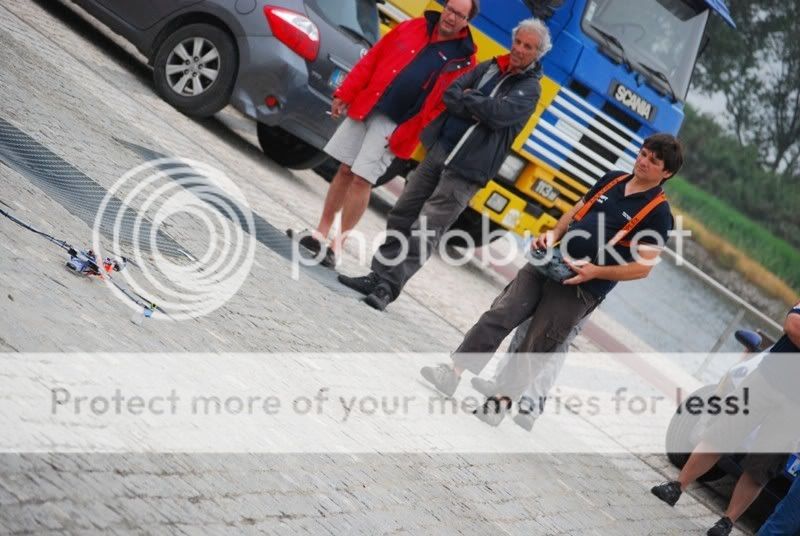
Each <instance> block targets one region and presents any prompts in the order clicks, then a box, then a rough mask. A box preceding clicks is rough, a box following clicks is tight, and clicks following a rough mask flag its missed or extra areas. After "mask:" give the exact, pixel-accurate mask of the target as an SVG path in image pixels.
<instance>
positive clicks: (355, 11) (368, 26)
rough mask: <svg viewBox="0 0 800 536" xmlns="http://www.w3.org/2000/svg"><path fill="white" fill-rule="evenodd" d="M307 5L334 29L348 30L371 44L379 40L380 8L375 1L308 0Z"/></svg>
mask: <svg viewBox="0 0 800 536" xmlns="http://www.w3.org/2000/svg"><path fill="white" fill-rule="evenodd" d="M306 5H307V6H308V7H310V8H311V9H313V10H314V11H315V12H316V13H318V14H319V15H320V16H321V17H322V18H324V19H325V20H326V21H327V22H329V23H330V24H331V26H333V27H334V28H338V27H344V28H347V29H348V30H349V31H350V32H354V33H356V34H358V35H360V36H362V37H363V38H364V39H366V40H367V41H369V42H370V43H371V44H374V43H375V42H376V41H377V40H378V37H379V29H378V8H377V7H376V5H375V0H306ZM346 31H347V30H346Z"/></svg>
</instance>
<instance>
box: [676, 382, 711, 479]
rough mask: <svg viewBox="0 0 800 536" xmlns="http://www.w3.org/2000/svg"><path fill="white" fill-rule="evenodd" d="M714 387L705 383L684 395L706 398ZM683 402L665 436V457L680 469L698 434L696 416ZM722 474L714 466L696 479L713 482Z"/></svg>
mask: <svg viewBox="0 0 800 536" xmlns="http://www.w3.org/2000/svg"><path fill="white" fill-rule="evenodd" d="M716 389H717V386H716V385H706V386H704V387H701V388H700V389H698V390H696V391H694V392H693V393H692V394H690V395H689V396H688V397H686V400H689V399H690V398H692V397H699V398H702V399H704V400H707V399H708V397H710V396H712V395H713V394H714V393H715V392H716ZM685 404H686V402H684V403H683V404H682V405H681V412H680V413H678V410H676V411H675V414H674V415H673V416H672V420H670V422H669V427H668V428H667V437H666V447H667V459H669V461H670V463H671V464H672V465H674V466H675V467H677V468H678V469H682V468H683V466H684V465H686V461H687V460H688V459H689V455H690V454H691V452H692V450H694V447H695V446H696V440H695V439H694V438H695V437H696V436H697V435H698V434H696V430H695V426H697V425H698V421H697V417H696V416H694V415H692V414H690V413H689V412H688V411H686V407H685ZM724 476H725V471H723V470H722V469H720V468H719V467H716V466H715V467H712V468H711V470H709V471H708V472H707V473H706V474H704V475H703V476H701V477H700V478H698V480H699V481H700V482H713V481H714V480H719V479H720V478H722V477H724Z"/></svg>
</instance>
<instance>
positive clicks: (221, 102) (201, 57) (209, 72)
mask: <svg viewBox="0 0 800 536" xmlns="http://www.w3.org/2000/svg"><path fill="white" fill-rule="evenodd" d="M238 62H239V54H238V52H237V50H236V44H235V43H234V41H233V38H232V37H231V36H230V35H229V34H228V33H227V32H225V31H224V30H222V29H220V28H218V27H216V26H212V25H211V24H204V23H197V24H189V25H187V26H182V27H180V28H178V29H177V30H175V31H174V32H172V33H171V34H169V35H168V36H166V38H164V39H163V40H162V41H161V43H160V44H159V46H158V48H157V49H156V51H155V53H154V55H153V61H152V63H153V83H154V85H155V89H156V92H157V93H158V94H159V96H160V97H161V98H162V99H164V100H165V101H167V102H168V103H170V104H171V105H172V106H174V107H175V108H177V109H178V110H180V111H181V112H182V113H184V114H186V115H188V116H191V117H210V116H212V115H214V114H215V113H217V112H218V111H220V110H221V109H223V108H224V107H225V106H227V104H228V102H230V98H231V93H232V92H233V86H234V83H235V81H236V74H237V72H238V71H239V65H238Z"/></svg>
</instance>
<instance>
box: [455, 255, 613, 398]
mask: <svg viewBox="0 0 800 536" xmlns="http://www.w3.org/2000/svg"><path fill="white" fill-rule="evenodd" d="M599 303H600V300H599V299H598V298H597V297H595V296H594V295H592V294H590V293H588V292H585V291H583V290H582V289H581V288H580V287H579V286H575V285H562V284H561V283H558V282H556V281H553V280H550V279H547V277H545V276H543V275H542V274H540V273H539V272H537V271H536V269H535V268H533V266H531V265H530V264H526V265H525V266H524V267H523V268H522V269H521V270H520V271H519V272H518V273H517V276H516V277H515V278H514V280H513V281H511V283H509V284H508V285H507V286H506V288H505V289H503V292H501V293H500V295H499V296H498V297H497V298H496V299H495V300H494V302H493V303H492V306H491V308H490V309H489V310H488V311H486V312H485V313H483V315H481V317H480V319H478V322H477V323H476V324H475V325H474V326H472V328H470V330H469V331H468V332H467V334H466V335H465V336H464V340H463V341H462V342H461V345H460V346H459V347H458V348H457V349H456V351H455V353H454V355H453V362H454V363H455V365H456V366H458V367H460V368H465V369H468V370H470V371H471V372H473V373H474V374H480V372H481V371H482V370H483V368H484V367H485V366H486V364H487V363H488V362H489V360H491V358H492V357H493V355H494V353H495V352H496V351H497V348H498V347H499V346H500V343H501V342H503V339H505V338H506V336H507V335H508V334H509V333H511V331H512V330H513V329H514V328H516V327H517V326H519V325H520V324H521V323H522V322H524V321H525V320H526V319H528V318H529V317H531V323H530V327H529V328H528V331H527V333H526V334H525V338H524V339H523V340H522V343H521V344H520V346H519V348H517V349H516V351H517V352H518V353H526V354H534V353H550V352H553V351H556V350H557V349H558V347H559V346H560V345H561V344H562V343H563V342H564V341H565V340H566V338H567V337H568V336H569V334H570V331H571V330H572V328H574V327H575V326H576V325H577V324H578V323H579V322H580V321H581V320H582V319H583V318H584V317H586V316H588V315H589V313H591V312H592V311H593V310H594V308H595V307H597V305H598V304H599ZM536 359H537V357H536V356H533V355H530V356H526V355H515V356H512V358H511V362H510V363H508V365H507V366H505V367H503V369H502V370H501V371H500V374H499V375H498V377H497V386H498V394H501V395H505V396H508V397H511V398H512V399H513V400H516V399H517V398H518V397H519V396H521V395H522V394H523V393H524V392H525V389H526V387H527V386H528V384H529V383H530V381H531V379H532V378H535V375H536V374H537V371H538V363H537V362H536Z"/></svg>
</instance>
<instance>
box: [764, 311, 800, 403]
mask: <svg viewBox="0 0 800 536" xmlns="http://www.w3.org/2000/svg"><path fill="white" fill-rule="evenodd" d="M789 314H790V315H791V314H800V304H798V307H795V308H794V309H792V310H791V311H790V312H789ZM788 354H795V355H788ZM758 368H759V370H760V371H761V373H762V374H763V375H764V377H765V378H766V379H767V381H768V382H769V383H770V385H772V386H773V387H775V388H776V389H778V390H779V391H781V392H782V393H783V394H785V395H787V396H788V397H789V398H791V399H792V400H795V401H797V402H798V403H800V389H798V385H797V383H798V380H800V348H798V347H797V345H796V344H794V343H793V342H792V341H791V340H790V339H789V337H788V336H787V335H786V334H784V335H783V336H782V337H781V338H780V339H778V340H777V341H776V342H775V344H774V345H773V346H772V348H770V350H769V354H767V355H766V356H764V360H763V361H762V362H761V364H760V365H759V366H758Z"/></svg>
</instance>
